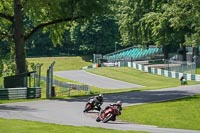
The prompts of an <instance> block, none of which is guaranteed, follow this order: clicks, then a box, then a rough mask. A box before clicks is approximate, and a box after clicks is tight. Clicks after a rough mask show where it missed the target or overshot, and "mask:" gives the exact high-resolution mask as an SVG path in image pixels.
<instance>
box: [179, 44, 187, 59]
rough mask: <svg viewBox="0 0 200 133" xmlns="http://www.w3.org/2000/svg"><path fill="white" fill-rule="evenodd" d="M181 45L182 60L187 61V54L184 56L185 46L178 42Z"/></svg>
mask: <svg viewBox="0 0 200 133" xmlns="http://www.w3.org/2000/svg"><path fill="white" fill-rule="evenodd" d="M180 45H181V46H180V47H181V49H182V50H183V54H182V56H183V60H182V61H187V56H186V53H187V51H186V46H185V45H184V44H183V43H181V44H180Z"/></svg>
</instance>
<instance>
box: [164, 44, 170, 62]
mask: <svg viewBox="0 0 200 133" xmlns="http://www.w3.org/2000/svg"><path fill="white" fill-rule="evenodd" d="M168 47H169V45H163V54H164V59H166V60H168V58H169V52H168Z"/></svg>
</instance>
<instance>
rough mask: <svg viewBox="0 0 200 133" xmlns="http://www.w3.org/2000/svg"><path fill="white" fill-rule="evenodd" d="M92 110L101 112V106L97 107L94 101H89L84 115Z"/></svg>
mask: <svg viewBox="0 0 200 133" xmlns="http://www.w3.org/2000/svg"><path fill="white" fill-rule="evenodd" d="M90 110H98V111H100V110H101V107H100V105H97V104H96V102H95V100H94V99H89V101H88V102H87V103H86V105H85V109H84V110H83V112H84V113H86V112H88V111H90Z"/></svg>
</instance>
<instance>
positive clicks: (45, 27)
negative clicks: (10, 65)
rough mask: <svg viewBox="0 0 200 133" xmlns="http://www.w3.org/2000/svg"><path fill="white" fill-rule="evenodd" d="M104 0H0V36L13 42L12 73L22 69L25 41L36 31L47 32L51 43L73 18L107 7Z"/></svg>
mask: <svg viewBox="0 0 200 133" xmlns="http://www.w3.org/2000/svg"><path fill="white" fill-rule="evenodd" d="M109 2H111V1H107V0H55V1H54V0H0V37H1V40H5V41H8V42H9V43H10V44H13V45H15V62H16V74H19V73H24V72H26V71H27V70H26V60H25V58H26V53H25V42H26V41H27V40H28V39H29V38H30V37H31V36H32V35H33V34H34V33H37V31H39V30H41V29H42V31H43V32H47V31H48V32H49V33H50V34H49V36H50V37H51V39H52V41H53V43H54V44H60V43H61V42H62V34H63V33H64V31H65V30H66V28H67V27H69V26H70V25H72V24H73V22H74V21H80V20H84V19H87V18H89V17H92V16H95V15H101V14H103V13H105V12H107V11H108V10H109V6H108V5H109Z"/></svg>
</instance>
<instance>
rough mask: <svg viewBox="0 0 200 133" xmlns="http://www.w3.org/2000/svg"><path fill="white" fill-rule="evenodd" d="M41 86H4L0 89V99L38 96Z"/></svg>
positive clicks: (39, 95)
mask: <svg viewBox="0 0 200 133" xmlns="http://www.w3.org/2000/svg"><path fill="white" fill-rule="evenodd" d="M40 97H41V88H39V87H37V88H26V87H22V88H5V89H0V100H8V99H26V98H29V99H30V98H40Z"/></svg>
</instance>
